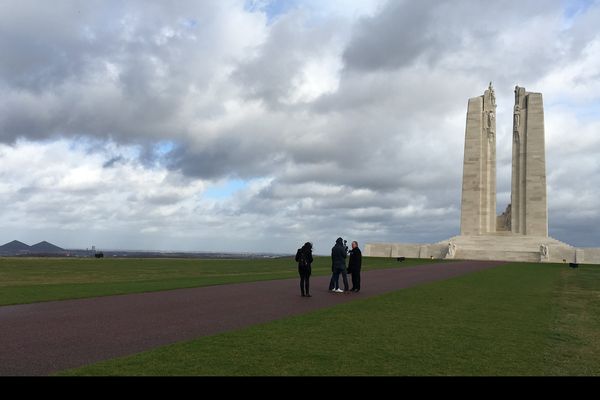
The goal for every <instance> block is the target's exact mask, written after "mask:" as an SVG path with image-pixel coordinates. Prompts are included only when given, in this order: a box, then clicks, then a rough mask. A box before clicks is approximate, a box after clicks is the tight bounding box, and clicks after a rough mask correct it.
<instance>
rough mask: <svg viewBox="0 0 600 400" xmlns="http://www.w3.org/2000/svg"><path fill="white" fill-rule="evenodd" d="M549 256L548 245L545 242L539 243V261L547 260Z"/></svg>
mask: <svg viewBox="0 0 600 400" xmlns="http://www.w3.org/2000/svg"><path fill="white" fill-rule="evenodd" d="M549 258H550V256H549V254H548V246H547V245H545V244H541V245H540V261H548V259H549Z"/></svg>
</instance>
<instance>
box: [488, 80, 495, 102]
mask: <svg viewBox="0 0 600 400" xmlns="http://www.w3.org/2000/svg"><path fill="white" fill-rule="evenodd" d="M489 89H490V100H491V101H492V105H493V106H496V92H495V91H494V87H493V86H492V82H490V87H489Z"/></svg>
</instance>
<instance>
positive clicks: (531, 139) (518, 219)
mask: <svg viewBox="0 0 600 400" xmlns="http://www.w3.org/2000/svg"><path fill="white" fill-rule="evenodd" d="M511 204H512V206H511V207H512V216H511V229H512V232H513V233H517V234H521V235H529V236H543V237H547V236H548V204H547V197H546V147H545V139H544V105H543V101H542V94H541V93H530V92H527V91H525V88H522V87H519V86H516V87H515V107H514V112H513V161H512V191H511Z"/></svg>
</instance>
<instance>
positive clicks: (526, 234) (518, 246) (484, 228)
mask: <svg viewBox="0 0 600 400" xmlns="http://www.w3.org/2000/svg"><path fill="white" fill-rule="evenodd" d="M512 136H513V150H512V185H511V204H509V205H508V206H507V207H506V211H505V212H504V213H502V214H501V215H499V216H496V96H495V92H494V88H493V87H492V83H491V82H490V85H489V87H488V89H487V90H486V91H485V92H484V94H483V95H482V96H478V97H473V98H470V99H469V102H468V106H467V121H466V130H465V147H464V149H465V150H464V162H463V183H462V200H461V216H460V235H459V236H455V237H452V238H450V239H446V240H443V241H441V242H438V243H433V244H423V243H419V244H410V243H372V244H371V243H368V244H367V245H366V246H365V249H364V251H363V254H364V255H365V256H367V257H368V256H375V257H412V258H431V257H433V258H450V259H464V260H505V261H528V262H577V263H583V262H586V263H591V264H600V248H586V249H581V248H580V249H577V248H575V247H573V246H570V245H568V244H566V243H563V242H560V241H558V240H556V239H553V238H551V237H548V205H547V197H546V149H545V139H544V106H543V101H542V94H541V93H533V92H527V91H526V90H525V88H523V87H519V86H516V87H515V105H514V108H513V130H512Z"/></svg>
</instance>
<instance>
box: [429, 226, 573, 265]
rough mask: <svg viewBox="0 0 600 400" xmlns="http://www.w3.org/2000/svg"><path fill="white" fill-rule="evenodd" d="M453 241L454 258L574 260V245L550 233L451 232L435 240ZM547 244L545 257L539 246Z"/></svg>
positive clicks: (526, 260) (536, 260)
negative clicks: (531, 234)
mask: <svg viewBox="0 0 600 400" xmlns="http://www.w3.org/2000/svg"><path fill="white" fill-rule="evenodd" d="M449 242H452V243H454V244H455V245H456V253H455V255H454V257H453V258H455V259H460V260H502V261H523V262H539V261H545V262H562V261H563V260H565V261H566V262H573V261H574V257H575V251H576V249H575V248H574V247H573V246H570V245H568V244H566V243H563V242H561V241H559V240H556V239H553V238H551V237H541V236H524V235H515V234H513V233H510V232H497V233H494V234H489V235H480V236H454V237H452V238H450V239H447V240H444V241H442V242H438V243H437V244H438V245H440V244H444V243H445V244H446V246H447V245H448V243H449ZM542 244H544V245H546V246H548V249H549V257H548V258H544V257H543V256H542V255H541V252H540V246H541V245H542Z"/></svg>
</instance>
